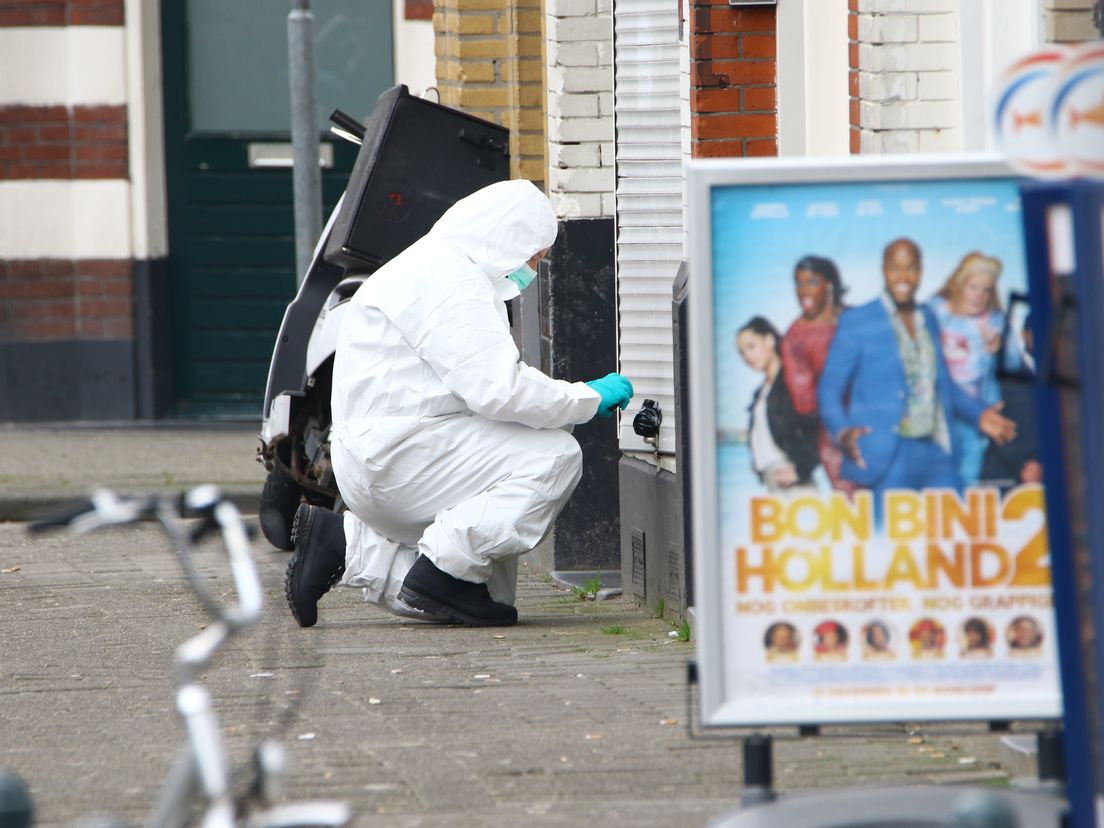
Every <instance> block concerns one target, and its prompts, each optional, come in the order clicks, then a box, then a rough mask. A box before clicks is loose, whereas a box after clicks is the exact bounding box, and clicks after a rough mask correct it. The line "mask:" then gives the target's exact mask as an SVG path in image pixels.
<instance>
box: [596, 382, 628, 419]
mask: <svg viewBox="0 0 1104 828" xmlns="http://www.w3.org/2000/svg"><path fill="white" fill-rule="evenodd" d="M587 385H589V386H590V387H591V388H593V389H594V390H595V391H597V392H598V393H599V394H600V395H601V396H602V401H601V402H599V403H598V415H597V416H599V417H609V416H610V415H611V414H613V410H614V409H615V408H620V409H621V410H622V411H624V410H625V408H627V407H628V405H629V400H631V399H632V395H633V387H632V383H631V382H629V381H628V379H626V378H625V377H623V376H621V375H620V374H606V375H605V376H604V377H602V378H601V379H596V380H591V381H590V382H588V383H587Z"/></svg>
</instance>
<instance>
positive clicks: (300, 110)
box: [288, 0, 322, 285]
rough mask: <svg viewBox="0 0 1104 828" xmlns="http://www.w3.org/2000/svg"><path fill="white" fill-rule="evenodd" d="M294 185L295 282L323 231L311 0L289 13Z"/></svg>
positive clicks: (299, 0) (298, 0)
mask: <svg viewBox="0 0 1104 828" xmlns="http://www.w3.org/2000/svg"><path fill="white" fill-rule="evenodd" d="M288 69H289V71H288V77H289V79H290V86H291V154H292V161H293V163H294V167H293V170H292V186H293V190H294V200H295V283H296V285H299V284H302V282H303V279H305V278H306V275H307V268H308V267H310V260H311V253H312V252H313V250H314V245H315V244H316V243H317V241H318V236H319V235H320V234H321V233H322V171H321V166H320V164H319V162H318V149H319V140H318V105H317V104H316V102H315V98H314V15H313V14H311V10H310V0H292V2H291V13H290V14H289V15H288Z"/></svg>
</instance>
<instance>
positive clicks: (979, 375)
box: [928, 252, 1004, 486]
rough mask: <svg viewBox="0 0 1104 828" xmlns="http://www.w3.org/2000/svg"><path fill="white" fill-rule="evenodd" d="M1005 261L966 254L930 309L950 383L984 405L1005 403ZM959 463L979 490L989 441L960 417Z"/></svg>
mask: <svg viewBox="0 0 1104 828" xmlns="http://www.w3.org/2000/svg"><path fill="white" fill-rule="evenodd" d="M1000 274H1001V262H1000V259H997V258H994V257H992V256H986V255H985V254H983V253H978V252H973V253H967V254H966V256H964V257H963V259H962V261H961V262H959V263H958V266H957V267H956V268H955V270H954V273H952V274H951V276H950V278H948V279H947V281H946V282H945V283H944V284H943V287H942V288H940V289H939V292H938V293H937V294H936V295H935V296H934V297H932V298H931V299H930V300H929V302H928V304H929V306H930V307H931V309H932V311H933V312H934V314H935V318H936V320H937V321H938V323H939V339H940V343H941V345H942V346H943V357H944V359H945V360H946V362H947V368H948V370H949V371H950V374H951V379H952V380H953V381H954V383H955V384H956V385H957V386H958V387H959V388H961V389H962V390H963V391H965V392H966V393H967V394H969V395H970V396H971V397H973V398H975V399H977V400H979V401H981V402H982V403H983V404H984V405H985V406H990V405H993V404H994V403H996V402H999V401H1000V385H999V383H998V382H997V357H998V354H999V353H1000V350H1001V345H1002V343H1001V333H1002V331H1003V330H1004V312H1003V311H1002V310H1001V305H1000V299H999V297H998V296H997V280H998V279H999V278H1000ZM950 427H951V428H953V429H954V430H955V440H954V445H955V446H956V456H955V458H954V459H955V464H956V466H957V468H958V473H959V476H960V478H961V479H962V485H963V486H974V485H976V484H977V482H978V479H979V478H980V477H981V466H982V462H983V461H984V459H985V450H986V448H987V447H988V445H989V438H988V437H986V436H985V435H984V434H982V433H981V432H980V431H978V428H977V424H976V423H970V422H966V421H965V420H961V419H958V418H955V419H954V420H953V421H952V422H951V423H950Z"/></svg>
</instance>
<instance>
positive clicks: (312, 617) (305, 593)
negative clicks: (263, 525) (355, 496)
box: [284, 503, 345, 627]
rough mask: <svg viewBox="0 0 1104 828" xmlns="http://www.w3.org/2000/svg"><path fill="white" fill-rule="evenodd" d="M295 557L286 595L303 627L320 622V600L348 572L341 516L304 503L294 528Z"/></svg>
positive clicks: (285, 583) (288, 574)
mask: <svg viewBox="0 0 1104 828" xmlns="http://www.w3.org/2000/svg"><path fill="white" fill-rule="evenodd" d="M291 538H292V541H293V542H294V544H295V554H294V555H292V556H291V560H290V561H288V567H287V574H286V575H285V576H284V593H285V594H286V595H287V602H288V606H289V607H291V614H292V615H293V616H295V620H296V621H298V622H299V626H300V627H313V626H314V625H315V623H316V622H317V621H318V599H319V598H321V597H322V596H323V595H325V594H326V593H327V592H329V591H330V587H332V586H333V585H334V584H336V583H337V579H338V578H340V577H341V576H342V574H343V573H344V572H345V528H344V520H343V519H342V517H341V515H338V514H335V513H334V512H331V511H330V510H329V509H321V508H319V507H318V506H311V505H309V504H307V503H304V504H302V505H301V506H300V507H299V510H298V511H297V512H296V513H295V522H294V523H293V524H292V527H291Z"/></svg>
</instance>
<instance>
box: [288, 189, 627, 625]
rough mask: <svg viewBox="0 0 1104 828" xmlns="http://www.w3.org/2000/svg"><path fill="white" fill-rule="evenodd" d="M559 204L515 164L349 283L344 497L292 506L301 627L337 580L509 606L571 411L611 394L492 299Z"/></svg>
mask: <svg viewBox="0 0 1104 828" xmlns="http://www.w3.org/2000/svg"><path fill="white" fill-rule="evenodd" d="M556 231H557V225H556V216H555V213H554V212H553V210H552V207H551V205H550V204H549V202H548V199H547V198H546V197H545V195H544V194H543V193H542V192H541V191H540V190H538V189H537V188H536V187H535V186H534V185H533V184H532V183H530V182H528V181H521V180H515V181H505V182H500V183H497V184H492V185H491V186H489V187H485V188H483V189H482V190H479V191H477V192H475V193H473V194H472V195H470V196H468V197H467V198H464V199H462V200H460V201H459V202H457V203H456V204H455V205H454V206H453V207H451V208H450V209H449V210H448V211H447V212H446V213H445V214H444V215H443V216H442V217H441V218H440V220H438V221H437V223H436V224H435V225H434V226H433V228H432V229H431V230H430V232H429V233H428V234H427V235H426V236H424V237H423V238H422V239H420V240H419V241H417V242H415V243H414V244H413V245H411V246H410V247H409V248H407V249H406V250H405V251H403V252H402V253H401V254H400V255H399V256H397V257H395V258H394V259H393V260H391V261H390V262H388V263H387V264H386V265H384V266H383V267H382V268H380V269H379V270H378V271H376V272H375V273H374V274H373V275H372V276H371V277H370V278H369V279H367V280H366V281H365V282H364V284H363V285H362V286H361V287H360V288H359V289H358V290H357V292H356V294H355V295H354V296H353V298H352V300H351V307H350V308H349V310H348V312H347V315H346V319H345V320H344V322H343V323H342V326H341V330H340V333H339V336H338V344H337V354H336V357H335V360H334V370H333V395H332V409H333V428H332V430H331V457H332V460H333V470H334V475H335V477H336V478H337V483H338V488H339V489H340V491H341V495H342V498H343V499H344V501H345V503H346V505H347V507H348V511H346V512H345V513H344V516H343V519H342V517H340V516H338V515H335V514H334V513H333V512H329V511H327V510H324V509H319V508H317V507H314V506H309V505H306V504H304V505H301V506H300V507H299V511H298V512H297V514H296V516H295V523H294V527H293V531H292V537H293V540H294V543H295V552H294V554H293V556H292V558H291V560H290V562H289V563H288V569H287V576H286V579H285V592H286V594H287V600H288V605H289V606H290V608H291V612H292V615H293V616H294V617H295V619H296V621H298V623H299V624H300V626H304V627H309V626H313V625H314V624H315V623H316V621H317V618H318V601H319V599H320V598H321V597H322V595H324V594H325V593H326V592H327V591H328V590H329V588H330V587H331V586H333V585H334V584H336V583H337V582H338V581H339V580H340V585H341V586H346V587H359V588H362V589H363V590H364V595H365V598H366V600H368V601H370V602H373V603H375V604H377V605H379V606H382V607H385V608H387V609H389V610H391V611H392V612H394V613H396V614H399V615H405V616H411V617H416V618H424V619H426V620H437V621H450V622H454V623H462V624H469V625H481V626H490V625H496V626H497V625H509V624H513V623H516V621H517V610H516V609H514V607H513V603H514V596H515V590H516V586H517V559H518V556H520V555H522V554H524V553H525V552H528V551H530V550H531V549H533V547H535V546H536V545H537V544H538V543H539V542H540V540H541V539H542V538H543V537H544V535H545V534H546V532H547V531H548V530H549V528H550V527H551V525H552V523H553V521H554V520H555V519H556V516H557V515H558V514H559V512H560V510H561V509H562V507H563V506H564V504H565V503H566V502H567V500H568V498H569V497H570V496H571V493H572V492H573V491H574V489H575V486H576V485H577V484H578V482H579V477H580V474H581V471H582V456H581V451H580V449H579V444H578V443H577V442H576V440H575V438H574V437H572V435H571V434H570V432H569V430H565V429H569V428H570V427H571V426H572V425H574V424H578V423H584V422H586V421H588V420H590V419H591V418H593V417H594V416H596V415H600V416H610V415H611V414H612V413H613V411H614V410H615V409H616V408H622V409H623V408H625V407H626V406H627V405H628V403H629V400H630V398H631V397H632V394H633V389H632V385H631V383H630V382H629V381H628V380H627V379H626V378H625V377H623V376H621V375H620V374H609V375H607V376H605V377H603V378H601V379H598V380H593V381H591V382H589V383H583V382H574V383H572V382H565V381H563V380H555V379H552V378H550V377H548V376H547V375H545V374H543V373H541V372H540V371H538V370H537V369H535V368H532V367H530V366H529V365H526V364H525V363H523V362H521V361H520V359H519V356H518V351H517V348H516V346H515V345H514V342H513V339H512V337H511V335H510V330H509V326H508V322H507V315H506V306H505V302H506V301H507V300H509V299H512V298H514V297H515V296H517V295H518V294H519V292H520V290H522V289H524V288H525V287H526V286H527V285H528V284H529V283H530V282H531V281H532V279H533V277H534V276H535V275H536V271H535V267H536V265H537V262H538V261H539V259H541V258H542V257H543V256H544V255H546V254H547V252H548V249H549V247H550V246H551V245H552V243H553V241H554V240H555V238H556Z"/></svg>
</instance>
